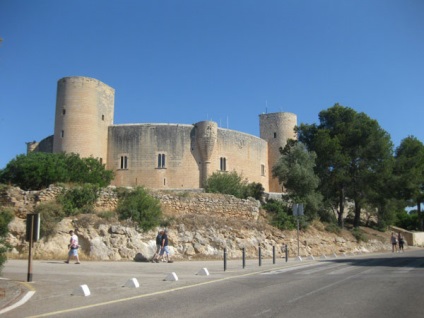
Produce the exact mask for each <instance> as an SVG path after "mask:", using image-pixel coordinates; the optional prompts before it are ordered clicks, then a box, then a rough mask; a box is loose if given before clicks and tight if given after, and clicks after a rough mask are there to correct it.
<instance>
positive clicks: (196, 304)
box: [4, 250, 424, 318]
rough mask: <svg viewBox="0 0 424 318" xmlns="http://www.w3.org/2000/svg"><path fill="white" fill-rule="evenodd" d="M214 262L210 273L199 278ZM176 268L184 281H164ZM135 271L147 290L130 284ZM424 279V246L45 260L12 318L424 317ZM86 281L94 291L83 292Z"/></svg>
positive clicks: (10, 271)
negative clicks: (295, 254) (328, 254)
mask: <svg viewBox="0 0 424 318" xmlns="http://www.w3.org/2000/svg"><path fill="white" fill-rule="evenodd" d="M14 262H16V263H15V264H9V265H12V266H13V267H7V268H6V269H5V271H6V274H7V275H9V276H13V275H18V274H19V273H21V272H22V268H23V267H24V266H23V265H25V262H22V261H14ZM207 267H209V269H208V272H209V273H210V275H208V276H205V275H196V274H197V272H198V270H201V269H202V268H207ZM24 272H25V271H24ZM171 272H173V273H175V275H176V276H177V277H178V280H177V281H173V280H171V281H169V280H164V279H166V277H167V276H168V275H169V273H171ZM21 274H22V273H21ZM132 276H136V277H137V280H138V281H139V282H140V287H139V288H131V287H123V285H124V284H125V282H126V281H127V279H128V278H130V277H132ZM37 277H38V280H37ZM423 278H424V251H423V250H415V251H408V252H406V253H401V254H399V253H395V254H392V253H385V254H378V255H360V256H354V257H338V258H334V259H325V260H318V261H317V260H312V261H304V262H294V261H291V262H289V263H284V262H283V261H282V260H278V261H277V264H272V262H271V260H264V261H263V262H262V266H258V264H257V262H255V261H249V262H248V264H247V266H246V268H244V269H243V268H242V267H241V264H240V263H239V262H237V261H232V262H230V263H229V265H228V267H227V271H225V272H224V271H223V267H222V263H221V262H177V263H173V264H147V263H130V262H126V263H116V262H92V263H91V262H90V263H86V264H81V265H75V264H69V265H63V264H59V263H55V262H42V261H39V262H37V263H36V264H34V280H35V281H34V283H33V285H34V288H35V289H36V290H37V292H36V293H35V295H34V296H33V297H32V298H31V299H30V300H29V301H28V302H26V303H25V304H24V305H22V306H20V307H18V308H16V309H14V310H12V311H10V312H8V313H6V314H4V317H28V316H34V317H167V316H168V317H220V318H221V317H236V318H237V317H292V318H296V317H299V318H300V317H302V318H303V317H314V318H315V317H326V318H328V317H337V318H339V317H373V318H374V317H376V318H378V317H384V318H390V317H396V318H398V317H408V318H412V317H423V316H424V310H423V309H422V307H423V305H422V303H423V300H424V296H422V284H423V282H424V280H423ZM56 280H57V281H56ZM83 282H86V284H87V286H88V287H89V288H90V295H89V296H84V295H80V294H78V291H79V289H78V288H77V289H76V291H77V292H76V291H75V288H74V287H75V286H76V287H78V286H81V285H80V284H81V283H83ZM72 288H74V290H73V291H71V292H70V290H71V289H72Z"/></svg>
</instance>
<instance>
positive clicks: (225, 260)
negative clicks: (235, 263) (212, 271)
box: [224, 248, 227, 272]
mask: <svg viewBox="0 0 424 318" xmlns="http://www.w3.org/2000/svg"><path fill="white" fill-rule="evenodd" d="M226 270H227V248H224V272H225V271H226Z"/></svg>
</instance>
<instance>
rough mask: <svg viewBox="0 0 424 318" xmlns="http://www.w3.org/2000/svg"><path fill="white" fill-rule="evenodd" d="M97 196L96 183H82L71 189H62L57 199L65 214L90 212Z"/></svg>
mask: <svg viewBox="0 0 424 318" xmlns="http://www.w3.org/2000/svg"><path fill="white" fill-rule="evenodd" d="M98 197H99V188H98V187H97V186H96V185H92V184H84V185H82V186H77V187H75V188H72V189H68V190H66V189H64V190H63V192H62V193H61V195H59V196H58V198H57V201H58V202H59V203H61V204H62V206H63V210H64V211H65V214H66V216H72V215H78V214H86V213H92V211H93V206H94V203H95V202H96V200H97V198H98Z"/></svg>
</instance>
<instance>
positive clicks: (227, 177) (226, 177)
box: [205, 171, 264, 201]
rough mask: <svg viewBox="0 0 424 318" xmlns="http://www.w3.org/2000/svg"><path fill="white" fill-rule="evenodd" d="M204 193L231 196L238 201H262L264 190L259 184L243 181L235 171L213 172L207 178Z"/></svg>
mask: <svg viewBox="0 0 424 318" xmlns="http://www.w3.org/2000/svg"><path fill="white" fill-rule="evenodd" d="M205 192H208V193H222V194H231V195H233V196H235V197H236V198H240V199H246V198H248V197H252V198H255V199H256V200H260V201H262V197H263V194H264V188H263V186H262V184H260V183H256V182H252V183H248V182H247V181H246V180H243V177H242V175H239V174H238V173H237V172H236V171H232V172H215V173H213V174H212V175H211V176H210V177H209V178H208V180H207V182H206V186H205Z"/></svg>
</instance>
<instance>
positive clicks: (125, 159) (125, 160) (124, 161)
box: [120, 156, 128, 169]
mask: <svg viewBox="0 0 424 318" xmlns="http://www.w3.org/2000/svg"><path fill="white" fill-rule="evenodd" d="M120 168H121V169H128V157H127V156H121V164H120Z"/></svg>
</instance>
